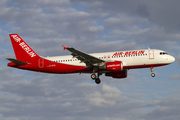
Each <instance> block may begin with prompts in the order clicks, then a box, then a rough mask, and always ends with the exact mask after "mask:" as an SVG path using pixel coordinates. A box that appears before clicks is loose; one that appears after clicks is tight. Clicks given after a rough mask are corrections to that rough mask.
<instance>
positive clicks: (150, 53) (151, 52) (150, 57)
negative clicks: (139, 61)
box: [149, 50, 154, 59]
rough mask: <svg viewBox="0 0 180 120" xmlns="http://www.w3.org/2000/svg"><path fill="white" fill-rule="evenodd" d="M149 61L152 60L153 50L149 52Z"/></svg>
mask: <svg viewBox="0 0 180 120" xmlns="http://www.w3.org/2000/svg"><path fill="white" fill-rule="evenodd" d="M149 59H154V50H149Z"/></svg>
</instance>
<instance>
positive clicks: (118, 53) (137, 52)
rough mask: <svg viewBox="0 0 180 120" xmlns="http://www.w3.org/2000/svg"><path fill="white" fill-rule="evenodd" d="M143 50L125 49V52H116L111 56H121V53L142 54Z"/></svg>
mask: <svg viewBox="0 0 180 120" xmlns="http://www.w3.org/2000/svg"><path fill="white" fill-rule="evenodd" d="M144 52H145V50H139V51H126V52H116V53H114V54H113V56H123V55H142V54H144Z"/></svg>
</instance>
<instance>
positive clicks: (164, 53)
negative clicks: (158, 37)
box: [160, 52, 168, 55]
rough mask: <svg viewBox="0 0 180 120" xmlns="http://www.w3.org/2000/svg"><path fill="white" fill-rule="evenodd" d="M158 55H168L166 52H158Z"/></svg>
mask: <svg viewBox="0 0 180 120" xmlns="http://www.w3.org/2000/svg"><path fill="white" fill-rule="evenodd" d="M160 55H168V53H166V52H160Z"/></svg>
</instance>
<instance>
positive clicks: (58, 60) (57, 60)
mask: <svg viewBox="0 0 180 120" xmlns="http://www.w3.org/2000/svg"><path fill="white" fill-rule="evenodd" d="M69 61H78V59H69V60H56V61H49V63H53V62H69Z"/></svg>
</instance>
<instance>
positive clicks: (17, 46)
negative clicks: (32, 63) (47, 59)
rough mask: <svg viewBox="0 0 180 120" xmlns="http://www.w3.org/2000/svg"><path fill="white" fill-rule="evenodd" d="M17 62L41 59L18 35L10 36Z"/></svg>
mask: <svg viewBox="0 0 180 120" xmlns="http://www.w3.org/2000/svg"><path fill="white" fill-rule="evenodd" d="M9 36H10V39H11V42H12V46H13V48H14V53H15V55H16V59H17V60H22V61H23V60H28V59H32V58H40V57H39V55H38V54H36V53H35V52H34V50H33V49H31V47H30V46H29V45H28V44H27V43H26V42H25V41H24V40H23V39H22V38H21V37H20V36H19V35H18V34H9Z"/></svg>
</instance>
